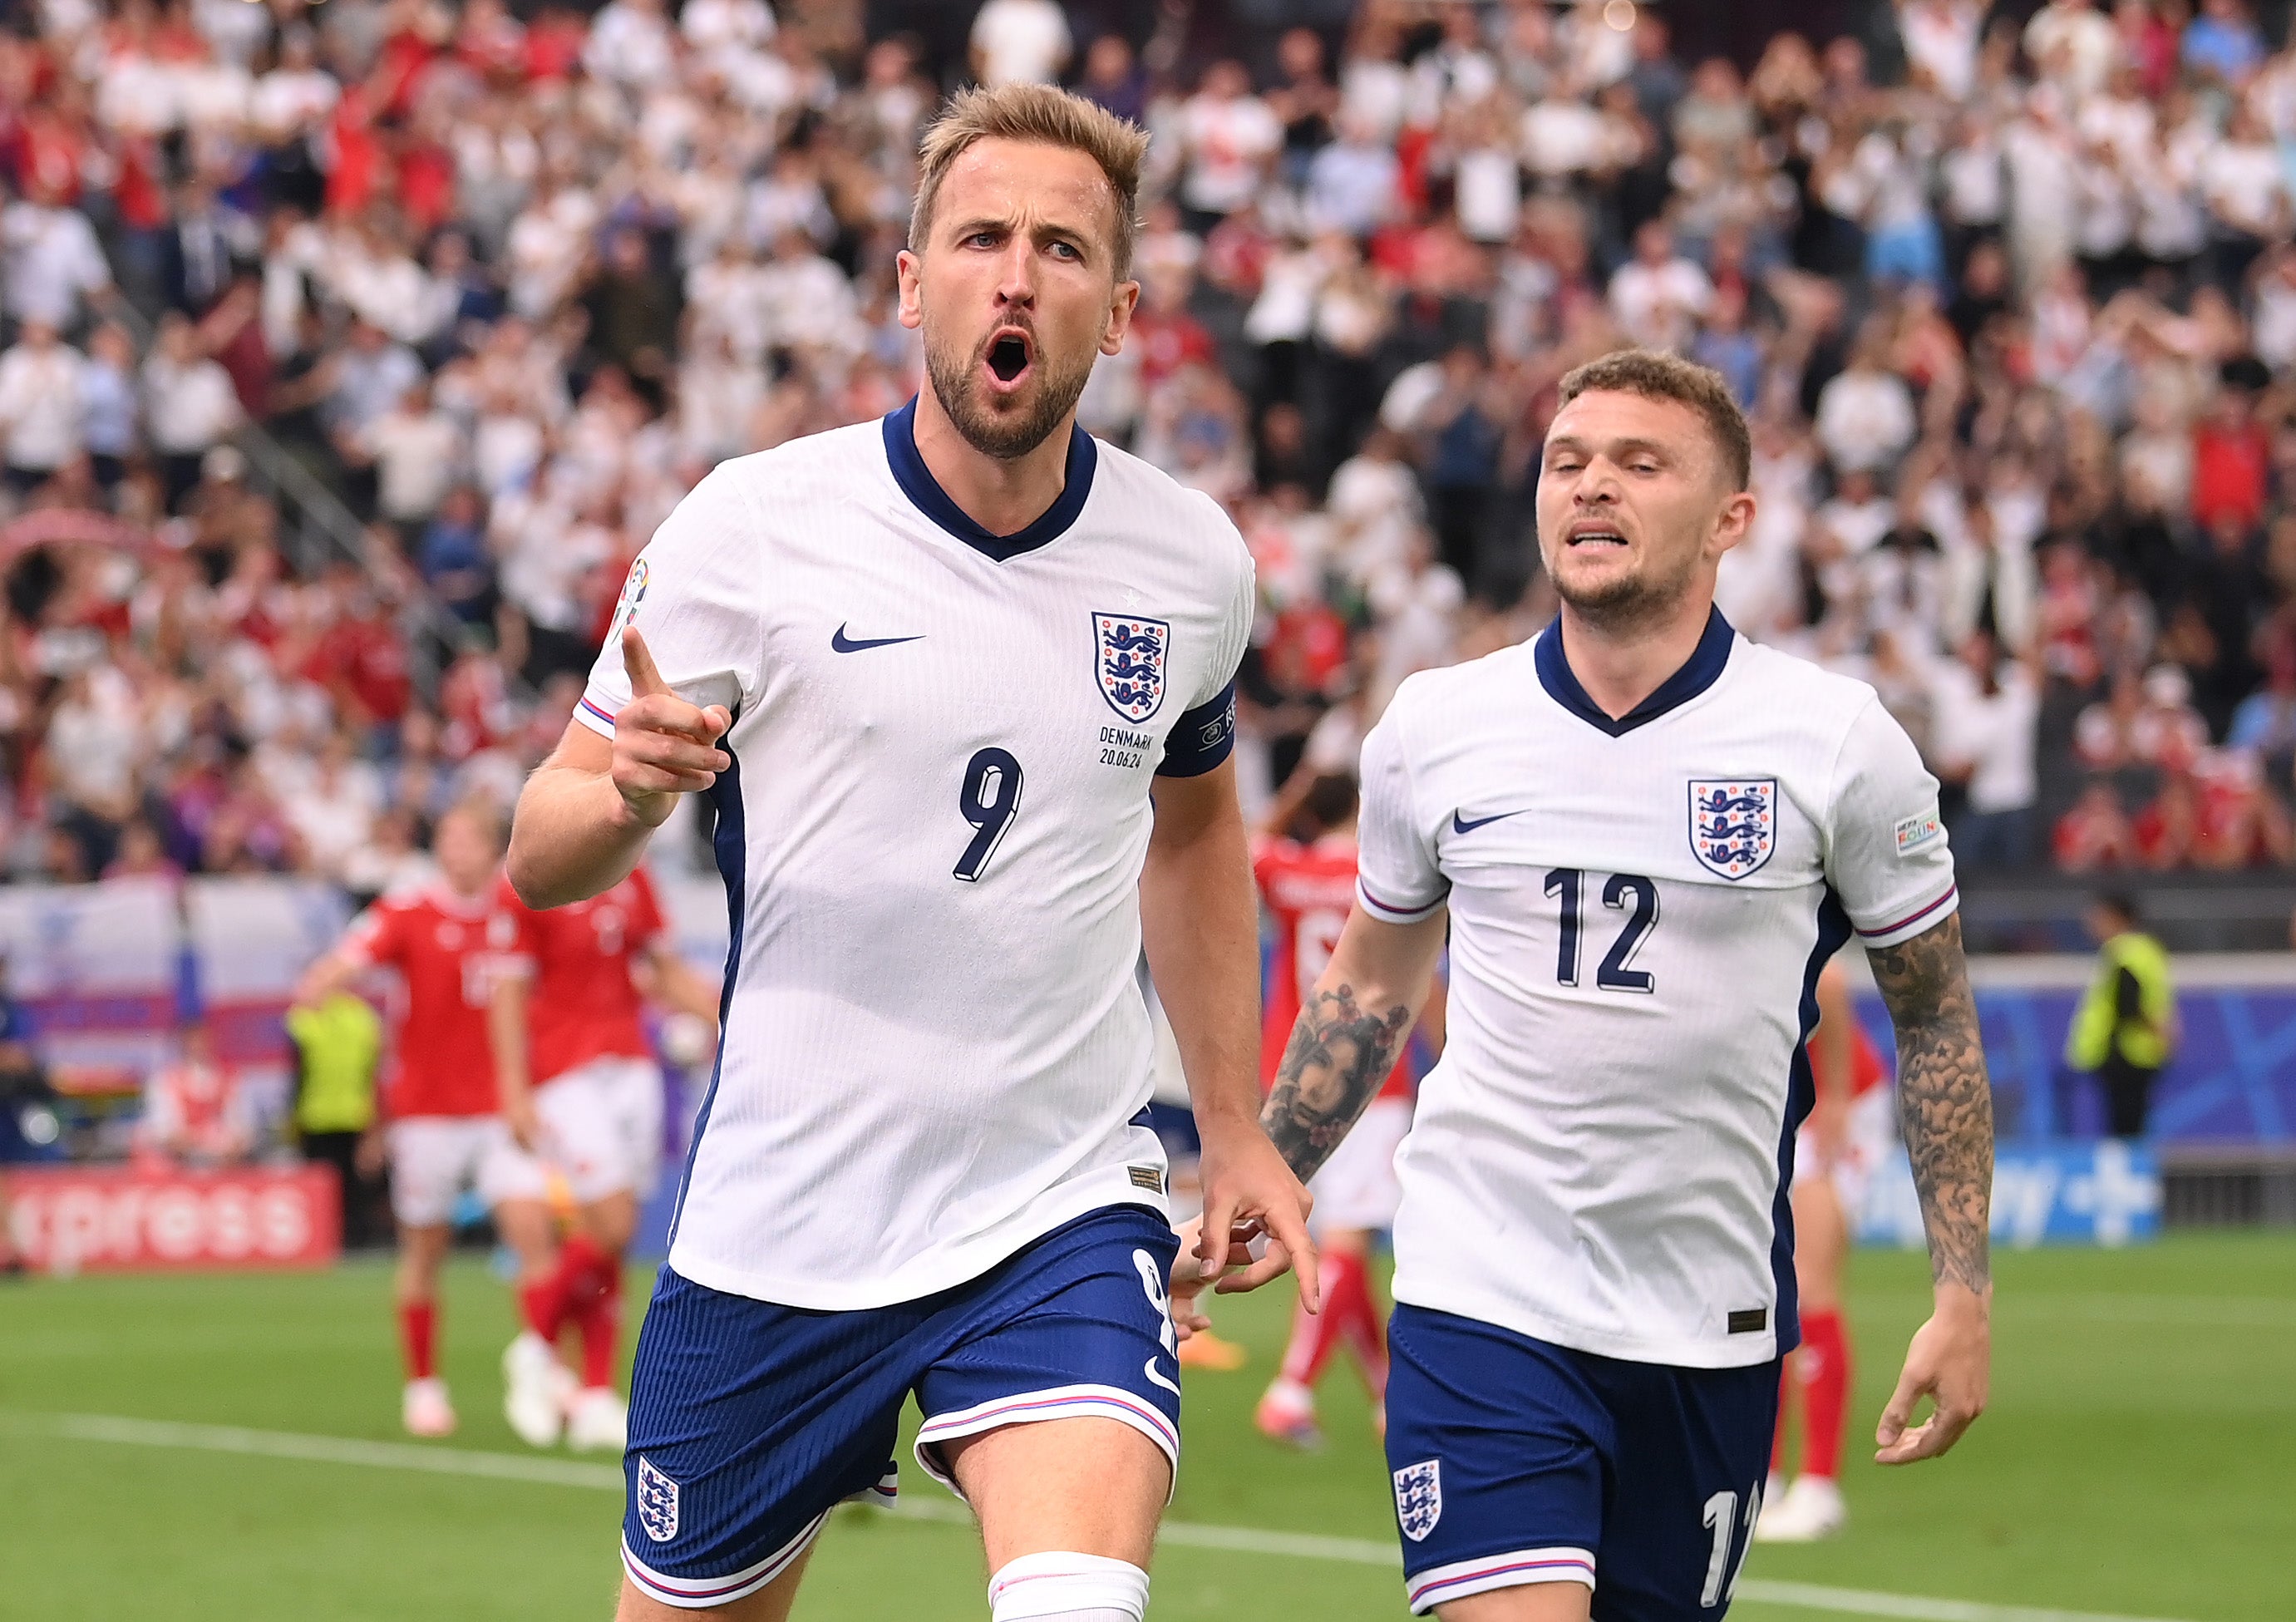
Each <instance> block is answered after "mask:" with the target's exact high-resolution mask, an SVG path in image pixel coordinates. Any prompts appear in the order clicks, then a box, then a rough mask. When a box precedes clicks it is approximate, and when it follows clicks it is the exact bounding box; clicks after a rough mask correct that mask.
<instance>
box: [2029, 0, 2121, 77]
mask: <svg viewBox="0 0 2296 1622" xmlns="http://www.w3.org/2000/svg"><path fill="white" fill-rule="evenodd" d="M2025 54H2026V55H2027V56H2028V57H2030V58H2031V59H2032V61H2033V64H2034V66H2035V67H2037V68H2038V69H2039V70H2040V73H2041V77H2042V78H2046V79H2049V80H2052V81H2054V83H2056V84H2057V85H2058V86H2061V87H2062V89H2063V90H2064V91H2065V92H2066V93H2067V94H2071V95H2073V96H2076V97H2079V96H2088V95H2094V94H2095V93H2096V92H2098V91H2099V90H2102V89H2103V88H2104V81H2105V78H2106V76H2107V75H2109V74H2110V73H2111V72H2112V64H2113V61H2114V60H2115V59H2116V58H2117V57H2118V56H2119V55H2120V39H2119V38H2118V37H2116V36H2115V35H2114V33H2113V28H2112V21H2111V20H2110V19H2108V18H2106V17H2105V16H2104V15H2103V13H2101V12H2098V11H2097V9H2096V7H2095V4H2094V0H2049V3H2048V4H2046V5H2045V6H2043V7H2042V8H2041V9H2040V10H2039V11H2038V12H2034V13H2033V19H2032V20H2031V21H2030V22H2028V23H2027V24H2026V25H2025Z"/></svg>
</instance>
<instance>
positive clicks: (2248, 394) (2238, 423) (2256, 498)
mask: <svg viewBox="0 0 2296 1622" xmlns="http://www.w3.org/2000/svg"><path fill="white" fill-rule="evenodd" d="M2270 381H2271V374H2270V373H2268V372H2267V371H2266V369H2265V366H2264V363H2263V362H2261V361H2259V360H2258V359H2257V358H2256V357H2255V356H2247V355H2243V356H2239V357H2238V358H2236V359H2234V360H2228V361H2226V363H2225V364H2224V368H2223V373H2222V387H2220V388H2219V389H2218V390H2217V397H2216V401H2215V403H2214V405H2212V406H2210V411H2209V414H2208V415H2207V416H2206V417H2205V418H2203V419H2202V422H2201V424H2200V426H2199V427H2197V428H2195V429H2194V430H2193V521H2194V523H2196V524H2199V525H2200V526H2201V527H2202V528H2211V527H2213V525H2214V524H2215V523H2216V521H2217V520H2218V519H2219V518H2230V519H2233V520H2237V521H2238V523H2239V524H2240V526H2241V527H2242V528H2244V529H2245V528H2253V527H2254V526H2255V525H2256V523H2257V522H2258V520H2260V519H2262V518H2263V516H2264V502H2265V494H2266V479H2267V473H2268V472H2269V471H2270V467H2271V462H2272V444H2271V438H2270V436H2268V435H2267V433H2266V432H2265V430H2264V425H2263V424H2262V423H2261V422H2258V421H2257V418H2256V397H2257V395H2258V394H2259V392H2261V391H2262V389H2264V387H2265V386H2266V384H2267V383H2269V382H2270Z"/></svg>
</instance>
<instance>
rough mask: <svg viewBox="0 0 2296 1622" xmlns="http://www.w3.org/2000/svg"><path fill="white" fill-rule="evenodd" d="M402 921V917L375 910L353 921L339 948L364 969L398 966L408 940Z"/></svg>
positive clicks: (369, 909) (379, 909)
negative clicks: (386, 964) (379, 965)
mask: <svg viewBox="0 0 2296 1622" xmlns="http://www.w3.org/2000/svg"><path fill="white" fill-rule="evenodd" d="M398 919H399V914H398V913H395V912H389V911H386V910H384V909H383V908H381V907H379V906H371V907H369V908H367V909H366V911H365V912H364V913H360V914H359V915H358V916H357V918H354V919H352V920H351V927H350V928H349V929H348V930H346V931H345V932H344V934H343V944H342V946H340V948H339V950H340V952H341V954H342V955H343V957H344V959H345V960H346V961H347V962H348V963H354V964H357V966H358V967H359V968H362V969H368V968H373V966H374V965H376V964H378V963H396V962H397V961H398V957H399V954H400V952H401V950H402V949H403V946H404V940H405V931H403V930H400V929H399V927H398Z"/></svg>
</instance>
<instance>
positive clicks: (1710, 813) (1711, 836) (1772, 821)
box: [1690, 777, 1778, 881]
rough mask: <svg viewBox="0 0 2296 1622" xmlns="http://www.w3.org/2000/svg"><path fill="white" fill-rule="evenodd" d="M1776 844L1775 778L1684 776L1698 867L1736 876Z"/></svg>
mask: <svg viewBox="0 0 2296 1622" xmlns="http://www.w3.org/2000/svg"><path fill="white" fill-rule="evenodd" d="M1777 843H1778V780H1777V779H1776V778H1775V777H1693V778H1692V779H1691V780H1690V849H1691V853H1692V854H1693V856H1696V857H1697V858H1698V864H1699V865H1700V866H1702V867H1703V868H1705V869H1706V870H1707V871H1708V872H1717V873H1720V874H1721V875H1722V876H1723V877H1724V878H1726V879H1730V880H1733V881H1734V880H1738V879H1743V878H1744V877H1745V876H1746V875H1747V874H1748V873H1751V872H1754V871H1755V870H1756V869H1758V868H1759V867H1760V866H1761V865H1762V864H1764V863H1765V862H1767V861H1768V860H1769V859H1770V853H1771V852H1772V851H1773V850H1775V849H1776V848H1777Z"/></svg>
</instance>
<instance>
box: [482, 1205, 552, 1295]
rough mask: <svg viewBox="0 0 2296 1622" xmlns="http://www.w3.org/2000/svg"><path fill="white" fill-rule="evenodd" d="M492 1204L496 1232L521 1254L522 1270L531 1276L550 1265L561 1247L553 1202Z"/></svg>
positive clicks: (519, 1261) (512, 1249) (512, 1251)
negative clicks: (551, 1208) (552, 1206)
mask: <svg viewBox="0 0 2296 1622" xmlns="http://www.w3.org/2000/svg"><path fill="white" fill-rule="evenodd" d="M492 1203H493V1208H494V1218H495V1232H496V1233H498V1234H500V1235H501V1236H502V1241H503V1243H504V1244H506V1245H508V1246H509V1247H510V1249H511V1253H512V1255H514V1256H516V1257H518V1265H519V1267H520V1269H521V1271H522V1272H523V1273H525V1274H528V1275H529V1277H530V1276H532V1275H534V1274H537V1273H539V1272H540V1271H541V1270H542V1269H543V1268H545V1267H546V1266H549V1265H550V1263H551V1257H552V1256H553V1253H554V1252H555V1251H556V1249H557V1248H558V1246H557V1223H556V1220H555V1219H554V1218H553V1216H551V1213H550V1207H549V1205H548V1204H547V1203H545V1201H543V1200H495V1201H493V1202H492Z"/></svg>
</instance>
